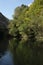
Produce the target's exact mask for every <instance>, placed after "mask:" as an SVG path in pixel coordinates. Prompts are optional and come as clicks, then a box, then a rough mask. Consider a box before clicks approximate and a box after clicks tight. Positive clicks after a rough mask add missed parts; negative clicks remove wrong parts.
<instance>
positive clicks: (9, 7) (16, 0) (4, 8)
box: [0, 0, 33, 19]
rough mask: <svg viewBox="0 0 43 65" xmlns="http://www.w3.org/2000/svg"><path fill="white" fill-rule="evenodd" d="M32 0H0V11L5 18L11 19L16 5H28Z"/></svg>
mask: <svg viewBox="0 0 43 65" xmlns="http://www.w3.org/2000/svg"><path fill="white" fill-rule="evenodd" d="M32 2H33V0H0V12H2V14H4V15H5V16H6V17H7V18H9V19H12V15H13V13H14V10H15V8H16V7H17V6H20V5H21V4H25V5H29V4H30V3H32Z"/></svg>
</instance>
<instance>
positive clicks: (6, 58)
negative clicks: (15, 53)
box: [0, 51, 14, 65]
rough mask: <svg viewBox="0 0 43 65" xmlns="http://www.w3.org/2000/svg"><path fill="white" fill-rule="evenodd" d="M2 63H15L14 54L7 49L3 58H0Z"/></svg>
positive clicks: (8, 64)
mask: <svg viewBox="0 0 43 65" xmlns="http://www.w3.org/2000/svg"><path fill="white" fill-rule="evenodd" d="M0 65H14V64H13V57H12V54H11V53H10V52H9V51H7V52H6V53H5V55H4V56H2V58H0Z"/></svg>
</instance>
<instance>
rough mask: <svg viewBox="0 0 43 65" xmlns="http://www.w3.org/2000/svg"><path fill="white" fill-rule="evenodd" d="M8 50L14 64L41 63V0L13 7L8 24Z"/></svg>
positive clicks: (42, 13) (42, 27) (34, 64)
mask: <svg viewBox="0 0 43 65" xmlns="http://www.w3.org/2000/svg"><path fill="white" fill-rule="evenodd" d="M9 30H10V31H9V33H10V34H12V35H14V36H16V37H15V38H14V39H12V40H11V41H10V44H9V45H10V50H11V52H12V53H13V56H14V62H15V64H16V65H43V0H34V2H33V3H32V4H31V5H30V6H26V5H23V4H22V5H21V6H18V7H17V8H16V9H15V12H14V14H13V19H12V20H11V21H10V24H9Z"/></svg>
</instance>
